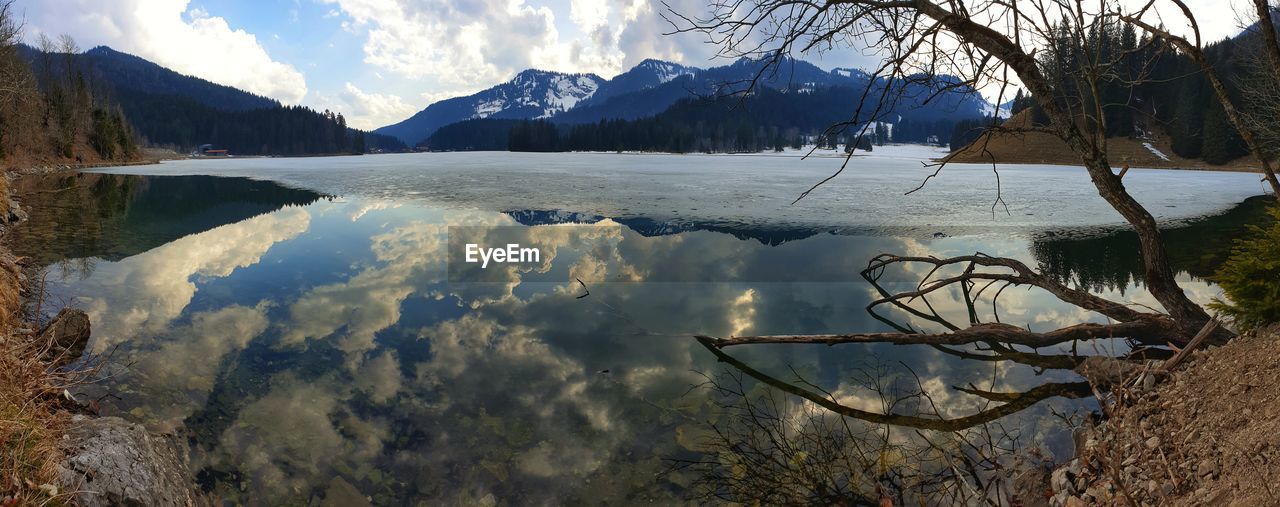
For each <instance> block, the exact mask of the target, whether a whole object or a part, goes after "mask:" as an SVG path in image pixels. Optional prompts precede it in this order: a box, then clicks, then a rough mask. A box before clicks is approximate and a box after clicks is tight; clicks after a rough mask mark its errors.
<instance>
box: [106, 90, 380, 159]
mask: <svg viewBox="0 0 1280 507" xmlns="http://www.w3.org/2000/svg"><path fill="white" fill-rule="evenodd" d="M116 97H117V98H118V100H119V101H120V104H121V107H122V108H123V109H124V111H125V112H126V113H127V114H128V115H129V119H130V120H132V121H133V123H134V125H135V126H136V128H137V130H138V132H139V133H141V134H142V135H143V137H144V138H145V139H146V141H147V142H148V143H150V144H153V145H159V146H172V147H175V148H178V149H191V148H194V147H196V146H199V145H201V144H213V145H214V146H216V147H218V148H225V149H228V150H230V151H231V153H233V154H239V155H285V156H288V155H314V154H333V153H365V152H367V151H370V150H381V151H402V150H404V149H405V146H404V143H401V142H400V141H399V140H397V139H395V138H391V137H387V136H382V135H378V134H369V133H366V132H362V131H359V130H354V129H351V128H348V127H347V122H346V119H345V118H343V117H342V115H341V114H334V113H332V112H329V111H324V112H316V111H314V110H311V109H309V108H306V107H301V106H281V107H274V108H260V109H249V110H241V111H234V110H232V111H228V110H221V109H216V108H213V107H210V106H207V105H204V104H201V103H199V102H197V101H195V100H192V99H188V98H185V97H179V96H174V95H152V94H148V93H145V92H136V91H133V90H130V89H128V88H120V89H118V90H117V92H116Z"/></svg>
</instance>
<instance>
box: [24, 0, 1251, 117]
mask: <svg viewBox="0 0 1280 507" xmlns="http://www.w3.org/2000/svg"><path fill="white" fill-rule="evenodd" d="M666 3H667V4H669V5H671V7H672V8H673V9H675V10H676V11H677V12H681V13H687V14H693V15H696V14H702V13H705V12H706V8H707V7H706V6H707V3H706V2H699V1H697V0H668V1H667V2H666ZM1189 3H1190V4H1191V5H1192V8H1193V9H1194V10H1195V12H1196V14H1197V16H1199V17H1200V18H1201V20H1200V21H1201V23H1202V25H1204V26H1202V32H1203V33H1204V34H1205V35H1206V38H1208V39H1216V38H1221V37H1224V36H1227V35H1229V34H1231V33H1234V31H1236V30H1238V28H1237V27H1238V26H1239V23H1238V21H1237V19H1238V15H1237V14H1236V11H1237V10H1240V9H1241V8H1243V5H1241V6H1237V7H1235V8H1232V7H1227V8H1224V4H1226V3H1240V0H1235V1H1233V2H1223V1H1221V0H1191V1H1190V2H1189ZM18 8H19V10H20V11H21V12H22V14H23V15H24V16H25V20H26V30H27V33H26V35H27V37H28V39H33V38H34V37H35V36H37V35H39V34H46V35H50V36H57V35H60V34H69V35H71V36H72V37H73V38H75V39H76V41H77V42H78V43H79V45H80V46H81V47H82V48H83V49H88V48H92V47H94V46H98V45H107V46H110V47H112V48H114V49H116V50H119V51H124V52H127V53H132V54H135V55H138V56H141V57H143V58H146V59H148V60H151V61H153V62H156V63H158V64H160V65H163V66H166V67H169V68H171V69H173V70H176V71H179V72H182V73H185V74H190V75H195V76H198V77H202V78H205V79H208V80H210V81H213V82H217V83H221V84H226V85H230V86H234V87H237V88H241V89H244V90H248V91H251V92H254V93H257V94H260V95H265V96H268V97H271V98H274V99H277V100H280V101H281V102H283V103H286V104H301V105H305V106H309V107H312V108H315V109H329V110H333V111H338V112H341V113H343V115H344V116H345V117H346V118H347V120H348V122H349V123H350V124H351V125H352V126H354V127H357V128H364V129H371V128H376V127H380V126H383V125H387V124H391V123H395V122H398V121H400V120H403V119H405V118H407V117H409V116H410V115H412V114H413V113H415V112H417V111H419V110H421V109H422V108H424V107H426V106H427V105H429V104H431V103H432V102H435V101H438V100H441V99H444V98H449V97H455V96H461V95H467V94H470V93H474V92H477V91H480V90H483V89H485V88H488V87H490V86H493V85H495V84H498V83H500V82H503V81H506V80H508V79H510V78H511V77H513V76H514V75H515V74H516V73H518V72H519V71H521V70H524V69H526V68H539V69H544V70H555V71H561V72H593V73H596V74H598V75H600V76H601V77H604V78H609V77H612V76H614V75H616V74H619V73H621V72H624V71H626V70H627V69H629V68H631V67H632V66H634V65H636V64H638V63H640V62H641V61H642V60H644V59H646V58H657V59H662V60H667V61H673V62H677V63H682V64H685V65H693V66H698V67H708V66H715V65H724V64H726V63H728V61H726V60H723V59H714V58H713V57H714V56H715V51H716V49H717V48H716V47H715V46H712V45H709V44H706V43H705V42H704V38H703V36H700V35H696V34H678V35H663V34H664V33H666V32H668V31H669V30H670V25H669V24H668V23H667V22H666V21H665V20H664V19H663V18H662V17H661V14H662V13H663V12H664V11H665V9H666V7H665V6H664V4H663V2H662V1H661V0H456V1H451V0H18ZM1242 12H1244V11H1242ZM872 52H873V51H870V50H859V49H857V48H850V49H846V50H839V51H830V52H826V53H823V54H813V55H802V56H803V57H804V58H805V59H807V60H810V61H813V62H814V63H817V64H818V65H820V66H822V67H824V68H832V67H838V66H839V67H863V68H868V67H874V64H875V60H874V58H873V57H872V56H868V55H870V54H871V53H872Z"/></svg>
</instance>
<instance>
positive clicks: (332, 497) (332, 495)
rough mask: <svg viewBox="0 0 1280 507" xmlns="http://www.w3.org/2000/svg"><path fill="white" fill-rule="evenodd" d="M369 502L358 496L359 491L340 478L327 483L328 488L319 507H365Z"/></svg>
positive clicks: (362, 496)
mask: <svg viewBox="0 0 1280 507" xmlns="http://www.w3.org/2000/svg"><path fill="white" fill-rule="evenodd" d="M368 505H371V504H370V503H369V500H368V499H367V498H365V497H364V495H361V494H360V490H358V489H356V487H355V486H352V485H351V483H349V482H347V481H346V480H345V479H343V478H341V477H334V478H333V480H331V481H329V488H328V489H326V490H325V492H324V501H322V502H320V507H366V506H368Z"/></svg>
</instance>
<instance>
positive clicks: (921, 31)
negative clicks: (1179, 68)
mask: <svg viewBox="0 0 1280 507" xmlns="http://www.w3.org/2000/svg"><path fill="white" fill-rule="evenodd" d="M1187 16H1188V17H1190V13H1189V11H1188V12H1187ZM1122 21H1130V22H1131V21H1133V20H1132V19H1131V16H1128V15H1126V14H1123V13H1121V10H1120V6H1119V2H1118V1H1116V0H1099V1H1095V2H1085V1H1084V0H1029V1H1011V0H970V1H962V0H949V1H946V2H935V1H930V0H833V1H827V2H810V1H807V0H719V1H717V2H715V3H713V4H712V5H711V8H710V9H709V12H708V13H706V15H705V16H699V17H694V16H688V15H683V14H679V13H676V14H674V17H673V24H675V26H676V30H677V31H681V32H694V33H701V34H704V35H705V36H706V37H707V39H708V41H710V42H711V43H714V44H718V45H719V46H720V48H721V52H722V54H725V55H730V56H751V57H757V58H761V59H763V60H764V61H766V62H768V61H777V60H779V59H780V57H781V55H787V54H790V53H792V52H804V51H810V50H819V49H822V50H832V49H837V48H840V47H846V46H850V45H859V46H863V47H870V48H874V51H876V53H877V54H878V55H880V56H883V58H884V60H883V63H882V64H881V66H880V67H879V69H878V70H877V71H876V72H875V73H874V75H873V81H872V82H885V83H888V84H887V85H883V86H871V87H868V91H867V92H865V93H864V96H863V97H860V100H863V101H867V100H868V95H870V96H871V105H870V106H868V107H867V108H865V111H864V108H859V110H858V112H857V113H856V114H857V115H858V116H856V117H854V118H850V119H849V120H848V121H847V122H846V123H845V124H846V125H863V124H865V123H866V122H868V121H873V120H875V119H878V118H877V117H876V115H879V114H881V112H882V111H888V108H889V106H891V105H892V104H893V103H894V101H896V100H898V99H900V98H901V96H900V95H895V92H897V91H900V90H902V89H903V88H901V87H895V85H897V84H901V83H904V82H920V81H921V80H922V79H924V78H923V77H922V76H924V77H934V76H943V75H949V76H955V77H954V78H951V79H948V80H946V81H945V82H943V84H942V85H940V86H935V87H934V88H933V89H934V90H937V91H938V92H941V91H946V90H955V89H959V88H964V89H986V90H991V89H996V90H1000V95H1001V96H1003V95H1004V91H1003V90H1006V89H1008V88H1010V87H1012V86H1015V85H1017V84H1021V85H1022V86H1024V87H1026V89H1027V90H1028V91H1029V92H1030V93H1031V96H1032V97H1033V98H1034V100H1035V103H1036V105H1037V106H1039V108H1040V110H1042V111H1043V113H1044V116H1046V117H1047V118H1048V121H1047V123H1046V124H1044V125H1032V126H1029V127H1021V128H1012V127H996V128H994V129H991V130H992V131H1002V132H1010V133H1017V132H1028V131H1035V132H1045V133H1049V134H1052V135H1054V136H1056V137H1058V138H1060V139H1062V140H1063V141H1064V142H1065V143H1066V144H1067V145H1068V146H1069V147H1070V148H1071V149H1072V151H1073V152H1074V153H1075V154H1076V155H1077V156H1079V157H1080V162H1081V164H1082V165H1083V166H1084V168H1085V169H1086V170H1087V172H1088V174H1089V177H1090V179H1091V180H1092V182H1093V184H1094V186H1095V187H1096V188H1097V191H1098V194H1099V195H1100V196H1102V198H1103V199H1104V200H1105V201H1106V202H1107V203H1108V204H1110V205H1111V207H1112V208H1114V209H1115V210H1116V211H1117V212H1119V213H1120V215H1121V216H1122V217H1124V219H1125V220H1126V221H1127V222H1128V223H1129V225H1130V226H1132V227H1133V229H1134V230H1135V232H1136V233H1137V236H1138V239H1139V243H1140V249H1139V254H1140V255H1141V257H1142V260H1143V266H1144V273H1143V280H1144V282H1145V285H1146V288H1147V289H1148V291H1149V292H1150V293H1151V294H1152V295H1153V296H1154V297H1155V299H1156V300H1157V301H1158V302H1159V303H1160V305H1161V306H1162V307H1163V310H1164V312H1163V313H1161V312H1157V311H1154V310H1150V311H1148V310H1147V309H1136V308H1134V307H1131V306H1128V305H1124V304H1121V303H1118V302H1113V301H1108V300H1106V299H1103V298H1100V297H1097V296H1094V295H1092V294H1090V293H1088V292H1087V291H1082V290H1076V289H1073V288H1070V287H1068V286H1066V285H1063V284H1061V283H1059V282H1057V281H1055V280H1053V279H1051V278H1050V277H1047V276H1043V275H1041V274H1040V273H1038V272H1037V271H1035V270H1033V269H1031V268H1029V267H1027V266H1025V265H1023V264H1022V263H1021V262H1018V261H1016V260H1012V259H1000V258H994V257H989V256H986V255H982V254H976V255H972V256H962V257H956V258H951V259H937V258H932V257H925V258H921V257H904V256H894V255H885V256H881V257H878V258H876V259H874V260H872V262H871V263H870V265H869V266H868V268H867V270H866V271H865V272H864V276H867V277H869V278H876V277H878V276H880V273H883V271H884V270H886V269H889V268H891V267H893V266H896V265H903V264H921V263H923V264H926V265H930V266H931V268H930V270H929V273H928V274H927V275H926V276H925V277H924V278H923V279H922V280H921V282H920V284H919V285H918V286H917V288H916V289H915V290H912V291H907V292H902V293H898V294H889V293H883V295H884V298H882V299H881V300H879V301H877V302H875V303H873V304H872V306H873V307H874V306H878V305H882V304H891V305H894V306H900V307H906V306H909V305H908V303H910V302H912V301H918V300H919V299H920V298H921V297H922V296H926V295H929V294H934V293H937V294H941V293H943V292H940V291H942V290H943V289H953V290H954V289H959V290H960V291H961V292H963V293H964V294H965V297H966V298H968V297H969V296H970V295H971V294H970V291H974V292H977V293H978V294H982V293H984V292H985V291H988V290H990V292H987V293H988V294H990V293H991V292H994V293H995V294H994V296H992V297H993V299H994V298H998V295H999V293H1000V292H1002V291H1003V289H1004V288H1005V287H1009V286H1033V287H1039V288H1041V289H1044V290H1046V291H1048V292H1049V293H1051V294H1053V295H1054V296H1056V297H1058V298H1059V299H1061V300H1062V301H1064V302H1067V303H1070V304H1073V305H1077V306H1080V307H1083V308H1086V309H1088V310H1092V311H1094V312H1097V313H1099V314H1102V315H1104V316H1106V317H1108V318H1109V319H1110V320H1112V321H1113V322H1112V323H1109V324H1082V325H1079V326H1072V327H1069V328H1066V329H1061V330H1057V331H1053V332H1048V333H1031V332H1030V331H1027V330H1025V329H1021V328H1018V327H1015V326H1007V325H1002V324H999V323H986V324H984V323H981V322H978V321H977V320H976V316H975V317H974V318H973V319H971V321H970V323H969V324H970V327H968V328H966V329H951V330H950V332H947V333H943V334H935V335H929V334H921V333H906V334H903V333H898V334H893V333H879V334H872V335H868V334H858V333H854V334H838V335H818V336H812V335H810V336H786V337H731V338H725V339H713V341H712V343H713V344H714V345H715V346H716V347H723V346H727V345H730V344H733V343H748V342H778V341H783V342H809V343H812V342H818V343H847V342H868V341H883V342H893V343H933V344H956V343H975V342H986V341H990V342H1003V343H1021V344H1026V345H1032V346H1044V345H1049V344H1053V343H1065V342H1071V341H1074V340H1080V339H1091V338H1106V337H1132V338H1135V339H1138V340H1140V341H1148V342H1156V343H1160V342H1174V343H1186V342H1187V341H1188V340H1189V339H1190V338H1191V337H1192V336H1194V335H1195V334H1196V332H1197V331H1198V330H1199V329H1201V328H1202V327H1203V326H1204V325H1205V324H1206V323H1207V322H1208V321H1209V315H1208V314H1207V313H1206V312H1205V310H1204V309H1203V308H1201V307H1200V306H1199V305H1198V304H1196V303H1194V302H1192V301H1191V300H1190V299H1189V298H1188V297H1187V296H1186V294H1185V293H1184V291H1183V290H1182V288H1181V287H1180V286H1179V285H1178V283H1177V281H1176V280H1175V278H1174V273H1173V270H1172V269H1171V267H1170V263H1169V255H1168V252H1167V250H1166V248H1165V245H1164V242H1163V241H1162V238H1161V235H1160V229H1159V226H1158V224H1157V222H1156V220H1155V218H1154V217H1153V216H1152V215H1151V213H1150V212H1149V211H1148V210H1146V209H1145V208H1144V207H1143V206H1142V205H1141V204H1139V203H1138V202H1137V201H1136V200H1135V199H1134V198H1133V196H1132V195H1131V194H1130V193H1129V192H1128V191H1127V189H1126V188H1125V185H1124V181H1123V180H1122V176H1123V172H1121V173H1120V174H1117V173H1116V172H1115V171H1114V170H1113V168H1112V166H1111V163H1110V160H1109V159H1108V155H1107V150H1106V137H1107V135H1106V115H1105V114H1103V108H1104V107H1105V106H1106V105H1107V104H1108V103H1107V98H1106V96H1104V94H1103V93H1102V90H1101V89H1100V88H1101V87H1100V86H1099V84H1100V83H1102V82H1103V81H1105V80H1106V79H1111V78H1113V76H1114V75H1115V72H1116V71H1115V67H1116V58H1114V57H1112V58H1106V57H1103V55H1095V56H1090V55H1083V56H1084V57H1083V58H1081V59H1080V60H1081V61H1080V62H1079V63H1080V65H1079V66H1078V67H1077V68H1076V69H1075V70H1073V71H1072V74H1070V75H1069V76H1062V75H1055V74H1054V72H1056V71H1057V69H1053V68H1052V67H1051V66H1050V65H1049V64H1047V63H1046V61H1045V59H1041V58H1038V56H1039V54H1041V53H1044V52H1050V51H1065V50H1066V49H1067V48H1064V47H1062V46H1063V45H1074V46H1078V45H1079V44H1080V41H1084V40H1087V38H1088V37H1089V36H1090V34H1091V33H1096V31H1097V30H1099V29H1100V28H1099V27H1105V26H1108V25H1115V24H1118V23H1120V22H1122ZM1141 78H1142V76H1138V77H1136V78H1130V79H1131V84H1135V83H1137V82H1139V80H1140V79H1141ZM868 111H869V112H868ZM946 163H947V161H946V160H945V159H944V160H943V161H942V162H941V163H940V164H938V165H937V170H938V171H941V170H942V169H943V168H944V167H945V165H946ZM837 174H838V173H837ZM935 174H937V173H936V172H935ZM832 177H834V175H833V176H832ZM927 182H928V180H927V179H926V182H925V183H927ZM820 184H821V183H820ZM935 276H936V278H935ZM1228 336H1229V333H1228V332H1226V331H1222V332H1219V333H1218V334H1217V335H1216V336H1215V340H1223V339H1225V338H1226V337H1228Z"/></svg>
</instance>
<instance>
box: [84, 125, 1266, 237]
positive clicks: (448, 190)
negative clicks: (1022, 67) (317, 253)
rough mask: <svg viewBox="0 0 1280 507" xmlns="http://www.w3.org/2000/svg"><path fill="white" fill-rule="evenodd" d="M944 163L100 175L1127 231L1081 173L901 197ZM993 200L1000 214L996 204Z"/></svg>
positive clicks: (1232, 184)
mask: <svg viewBox="0 0 1280 507" xmlns="http://www.w3.org/2000/svg"><path fill="white" fill-rule="evenodd" d="M944 153H945V152H944V151H942V150H940V149H938V148H931V147H924V146H884V147H876V149H875V151H874V152H871V153H864V152H858V154H857V156H855V157H854V158H853V160H851V161H850V162H849V164H848V167H847V168H846V169H845V171H844V172H843V174H841V175H840V176H839V177H837V178H835V179H833V180H831V181H830V182H828V183H827V184H826V185H824V186H822V187H820V188H818V189H817V190H815V191H814V192H813V193H812V194H811V195H810V196H809V197H807V198H805V199H804V200H801V201H800V202H798V203H795V204H792V201H794V200H795V199H796V197H798V196H799V195H800V194H801V193H802V192H804V191H805V190H806V189H808V188H809V187H810V186H812V185H813V184H814V183H817V182H818V181H820V180H822V178H824V177H826V176H828V175H830V174H832V173H833V172H835V171H836V170H838V169H839V168H840V166H841V164H842V163H843V162H844V157H843V156H842V154H837V153H833V152H826V153H822V154H819V156H814V157H810V158H808V159H805V160H802V159H801V158H799V156H798V154H797V153H795V152H788V153H783V154H758V155H667V154H599V153H536V154H535V153H507V152H472V153H414V154H397V155H373V156H361V157H327V158H243V159H225V160H181V161H172V162H165V163H163V164H160V165H156V166H133V167H123V168H115V169H105V171H108V172H117V173H128V174H148V175H166V174H172V175H180V174H181V175H190V174H208V175H220V176H246V177H253V178H262V179H270V180H275V181H278V182H281V183H284V184H287V185H291V186H298V187H304V188H309V189H314V190H317V191H321V192H325V193H328V194H332V195H337V196H344V195H347V196H351V195H356V196H361V197H365V198H374V199H389V200H428V201H430V202H434V203H439V204H444V205H448V206H459V207H469V208H481V209H489V210H498V211H510V210H567V211H573V212H580V213H594V214H599V215H602V216H608V217H645V218H649V219H653V220H659V221H672V222H701V223H717V224H725V225H727V226H733V225H741V226H749V227H761V226H766V227H800V226H804V227H824V228H825V227H829V228H833V229H844V230H857V229H882V228H892V229H907V230H917V231H921V232H924V233H928V232H929V231H935V230H937V231H947V233H948V234H955V233H960V234H982V233H995V234H1000V233H1005V232H1006V231H1013V232H1012V233H1015V234H1022V233H1026V232H1027V231H1036V230H1044V229H1056V228H1062V227H1093V226H1109V225H1119V224H1122V223H1123V221H1122V219H1121V217H1120V216H1119V214H1117V213H1116V212H1115V211H1114V210H1113V209H1112V208H1111V207H1110V206H1108V205H1107V204H1106V203H1105V202H1104V201H1103V200H1102V198H1101V197H1099V196H1098V194H1097V190H1096V189H1095V188H1094V186H1093V185H1092V184H1091V183H1090V181H1089V176H1088V174H1087V173H1086V172H1085V170H1084V169H1083V168H1080V167H1071V166H1058V165H1003V166H1000V168H999V178H998V182H999V189H1000V192H999V194H997V174H996V172H994V171H993V170H992V167H991V166H990V165H982V164H955V165H948V166H947V167H946V168H945V169H943V170H942V172H941V173H940V174H939V175H938V176H937V177H936V178H933V179H932V180H930V181H929V183H928V185H926V186H925V187H924V188H923V189H921V190H920V191H918V192H915V193H913V194H910V195H905V194H906V192H908V191H910V190H911V189H913V188H916V187H917V186H919V185H920V183H921V182H922V181H924V180H925V178H926V177H927V176H929V175H930V174H932V173H933V172H934V168H932V167H928V166H926V164H925V162H927V161H928V160H929V159H930V158H933V157H938V156H941V155H943V154H944ZM1125 186H1126V187H1127V188H1128V189H1129V191H1130V192H1131V193H1132V194H1133V195H1134V196H1135V197H1136V198H1137V199H1138V200H1139V201H1140V202H1142V203H1143V204H1144V205H1145V206H1146V207H1147V209H1149V210H1150V211H1151V212H1152V213H1153V214H1155V215H1156V217H1157V218H1158V219H1160V220H1163V221H1176V220H1182V219H1187V218H1192V217H1198V216H1203V215H1207V214H1213V213H1216V212H1220V211H1223V210H1225V209H1227V208H1229V207H1231V206H1232V205H1234V204H1237V203H1239V202H1241V201H1242V200H1244V199H1245V198H1247V197H1250V196H1253V195H1258V194H1259V193H1261V192H1262V186H1261V185H1260V184H1259V178H1258V176H1256V175H1254V174H1247V173H1230V172H1202V171H1177V170H1157V169H1148V170H1140V171H1130V172H1129V173H1128V175H1127V176H1126V177H1125ZM997 195H1000V196H1002V197H1003V201H1004V203H1007V205H1008V213H1006V212H1005V208H1004V205H1000V204H997V203H996V198H997ZM993 205H995V206H994V213H993Z"/></svg>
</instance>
